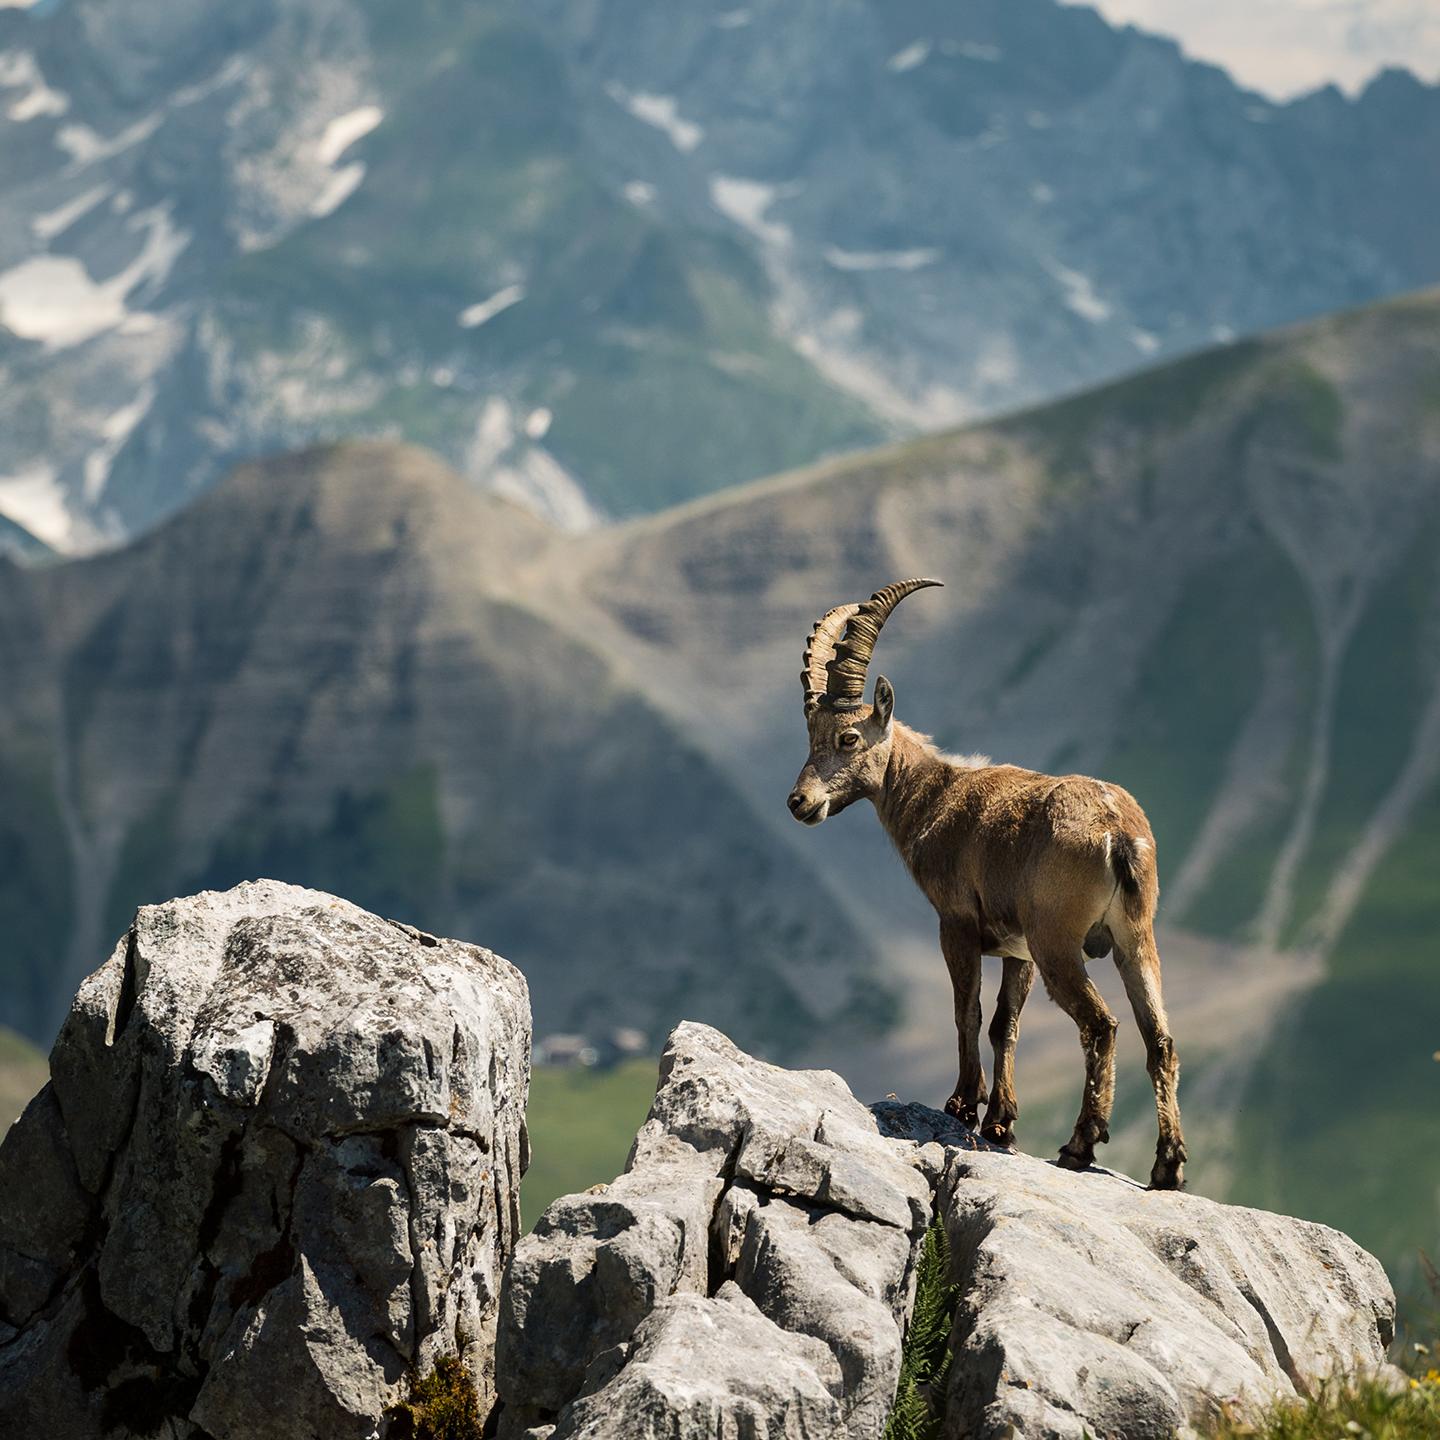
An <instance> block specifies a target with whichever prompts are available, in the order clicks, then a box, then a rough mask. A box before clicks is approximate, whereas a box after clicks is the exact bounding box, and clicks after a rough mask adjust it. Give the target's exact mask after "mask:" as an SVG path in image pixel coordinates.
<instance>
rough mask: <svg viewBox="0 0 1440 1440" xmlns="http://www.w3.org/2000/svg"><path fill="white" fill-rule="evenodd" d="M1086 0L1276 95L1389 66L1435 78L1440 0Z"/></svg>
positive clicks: (1353, 84)
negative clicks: (1178, 43) (1171, 39)
mask: <svg viewBox="0 0 1440 1440" xmlns="http://www.w3.org/2000/svg"><path fill="white" fill-rule="evenodd" d="M1072 3H1078V0H1072ZM1088 3H1093V4H1094V5H1095V8H1096V9H1098V10H1099V11H1100V13H1101V14H1102V15H1105V16H1106V17H1108V18H1109V19H1110V20H1113V21H1126V20H1128V21H1132V22H1133V23H1134V24H1136V25H1139V26H1141V27H1143V28H1144V29H1147V30H1156V31H1159V32H1160V33H1161V34H1162V35H1172V36H1174V37H1175V38H1176V39H1177V40H1179V41H1180V42H1181V44H1182V45H1183V46H1184V47H1185V49H1186V50H1187V51H1188V52H1189V53H1190V54H1191V55H1194V56H1195V57H1196V58H1197V59H1201V60H1212V61H1214V62H1215V63H1216V64H1219V65H1223V66H1224V67H1225V68H1226V69H1227V70H1229V71H1230V73H1231V74H1232V75H1234V76H1235V78H1236V79H1237V80H1239V81H1240V83H1241V84H1242V85H1247V86H1249V87H1250V88H1251V89H1253V90H1260V91H1263V92H1264V93H1265V94H1267V95H1271V96H1274V97H1276V98H1277V99H1286V98H1289V97H1290V96H1292V95H1296V94H1298V93H1300V92H1301V91H1303V90H1313V89H1315V87H1316V86H1318V85H1323V84H1325V83H1326V81H1330V80H1333V81H1335V82H1336V83H1337V84H1338V85H1340V86H1341V87H1342V88H1343V89H1345V90H1348V91H1351V92H1354V91H1355V90H1357V89H1359V88H1360V87H1361V86H1363V85H1364V84H1365V82H1366V81H1367V80H1368V79H1370V77H1371V76H1372V75H1374V74H1375V72H1376V71H1377V70H1379V69H1380V68H1381V67H1382V66H1384V65H1387V64H1397V65H1404V66H1406V67H1407V68H1409V69H1411V70H1413V71H1415V72H1416V74H1418V75H1420V76H1421V77H1423V78H1424V79H1426V80H1437V79H1440V0H1088Z"/></svg>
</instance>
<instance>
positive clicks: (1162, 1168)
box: [1150, 1160, 1185, 1190]
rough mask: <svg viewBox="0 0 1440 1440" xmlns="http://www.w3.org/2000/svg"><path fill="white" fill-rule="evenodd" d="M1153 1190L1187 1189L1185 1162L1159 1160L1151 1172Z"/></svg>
mask: <svg viewBox="0 0 1440 1440" xmlns="http://www.w3.org/2000/svg"><path fill="white" fill-rule="evenodd" d="M1150 1188H1151V1189H1152V1190H1183V1189H1184V1188H1185V1162H1184V1161H1183V1160H1157V1161H1156V1162H1155V1168H1154V1169H1153V1170H1152V1171H1151V1172H1150Z"/></svg>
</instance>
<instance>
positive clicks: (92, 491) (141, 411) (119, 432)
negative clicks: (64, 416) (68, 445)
mask: <svg viewBox="0 0 1440 1440" xmlns="http://www.w3.org/2000/svg"><path fill="white" fill-rule="evenodd" d="M154 403H155V386H154V385H153V384H149V383H147V384H145V385H144V386H142V387H141V390H140V393H139V395H137V396H136V397H135V400H134V401H133V402H132V403H131V404H129V405H122V406H121V407H120V409H118V410H116V411H113V412H112V413H111V414H109V415H107V416H106V417H105V419H104V420H102V421H101V422H100V435H101V444H100V445H99V447H98V448H97V449H94V450H92V451H91V452H90V453H89V454H88V455H87V456H86V457H85V484H84V490H83V493H84V496H85V502H86V504H87V505H94V504H96V503H97V502H98V501H99V499H100V497H101V496H102V495H103V494H104V493H105V482H106V481H107V480H108V479H109V478H110V467H111V465H113V464H114V463H115V457H116V456H117V455H118V454H119V453H120V450H121V448H122V447H123V446H124V444H125V442H126V441H127V440H128V439H129V438H130V434H131V432H132V431H133V430H134V429H135V427H136V426H137V425H138V424H139V423H140V422H141V421H142V420H143V419H144V418H145V416H146V415H147V414H149V412H150V407H151V405H153V404H154Z"/></svg>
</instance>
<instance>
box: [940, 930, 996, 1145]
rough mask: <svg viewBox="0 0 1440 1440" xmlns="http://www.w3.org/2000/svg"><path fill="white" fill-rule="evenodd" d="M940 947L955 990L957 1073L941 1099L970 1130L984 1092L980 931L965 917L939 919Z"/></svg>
mask: <svg viewBox="0 0 1440 1440" xmlns="http://www.w3.org/2000/svg"><path fill="white" fill-rule="evenodd" d="M940 948H941V950H942V951H944V953H945V965H946V968H947V969H948V970H949V971H950V984H951V986H952V987H953V988H954V991H955V1035H956V1039H957V1042H958V1049H959V1057H960V1073H959V1075H958V1076H957V1077H956V1080H955V1093H954V1094H953V1095H951V1097H950V1098H949V1099H948V1100H947V1101H946V1102H945V1110H946V1113H947V1114H950V1115H954V1116H955V1117H956V1118H957V1119H959V1120H961V1121H963V1122H964V1123H965V1124H966V1125H968V1126H969V1127H970V1128H971V1129H972V1130H973V1129H974V1128H975V1126H976V1125H977V1124H978V1122H979V1119H980V1097H981V1096H982V1095H983V1094H984V1093H985V1071H984V1070H983V1069H982V1068H981V1065H980V932H979V931H978V930H977V929H976V927H975V926H974V925H973V924H971V923H970V922H969V921H965V920H945V919H942V920H941V921H940Z"/></svg>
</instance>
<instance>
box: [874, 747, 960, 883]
mask: <svg viewBox="0 0 1440 1440" xmlns="http://www.w3.org/2000/svg"><path fill="white" fill-rule="evenodd" d="M953 769H954V767H953V766H952V765H951V764H950V762H949V761H948V760H946V759H945V757H944V756H943V755H941V754H940V752H939V751H938V750H936V749H935V747H934V746H933V745H931V744H930V743H929V742H928V741H927V740H926V739H925V737H924V736H923V735H918V734H916V732H915V731H913V730H912V729H911V728H910V727H909V726H908V725H902V724H901V723H900V722H899V721H898V720H897V721H895V723H894V738H893V739H892V740H891V742H890V763H889V765H888V766H886V769H885V784H884V786H883V787H882V788H881V790H880V792H879V793H878V794H877V795H876V796H875V809H876V811H877V812H878V814H879V816H880V823H881V824H882V825H883V826H884V827H885V830H886V832H887V833H888V834H889V836H890V838H891V840H892V841H894V843H895V848H896V849H897V850H899V851H900V853H901V854H902V855H904V856H906V857H907V858H909V856H910V854H911V852H912V850H913V849H914V846H915V844H916V842H917V841H919V840H920V839H921V838H922V836H923V832H924V830H925V828H926V827H927V826H928V824H929V822H930V820H931V818H933V816H934V814H935V813H936V806H935V801H936V798H937V796H938V795H939V793H940V792H941V790H943V789H944V788H945V786H946V784H947V783H948V782H949V780H950V777H951V774H952V771H953Z"/></svg>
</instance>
